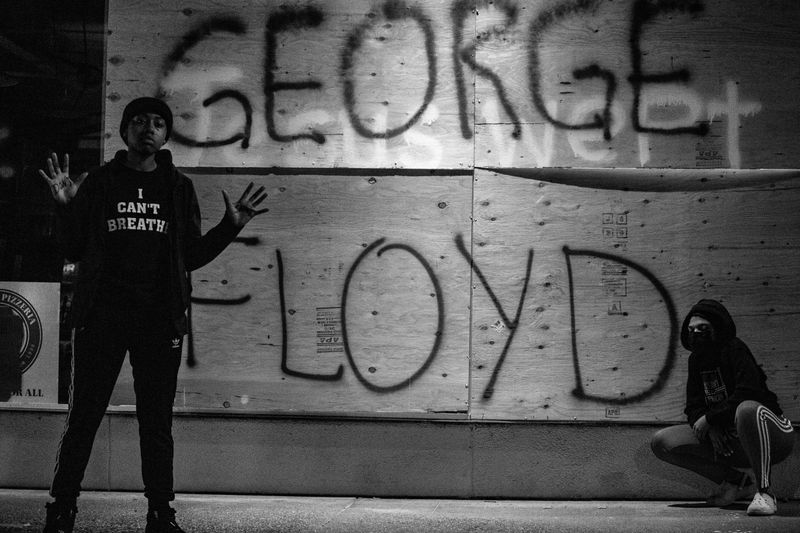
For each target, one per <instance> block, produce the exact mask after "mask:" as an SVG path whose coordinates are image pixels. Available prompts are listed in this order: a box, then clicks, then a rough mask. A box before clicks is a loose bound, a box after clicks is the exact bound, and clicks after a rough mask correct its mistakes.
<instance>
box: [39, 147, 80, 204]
mask: <svg viewBox="0 0 800 533" xmlns="http://www.w3.org/2000/svg"><path fill="white" fill-rule="evenodd" d="M47 171H48V172H47V173H45V171H44V170H42V169H39V174H41V176H42V177H43V178H44V179H45V181H47V184H48V185H49V186H50V193H51V194H52V195H53V199H54V200H55V201H56V202H57V203H59V204H61V205H67V204H68V203H70V201H72V199H73V198H75V195H76V194H78V188H79V187H80V186H81V183H83V180H85V179H86V176H87V174H88V172H84V173H83V174H81V175H80V176H78V178H77V179H75V180H73V179H71V178H70V177H69V154H64V169H63V170H62V169H61V166H60V165H59V163H58V156H57V155H56V154H55V152H53V154H52V155H51V156H50V157H48V158H47ZM48 174H49V175H48Z"/></svg>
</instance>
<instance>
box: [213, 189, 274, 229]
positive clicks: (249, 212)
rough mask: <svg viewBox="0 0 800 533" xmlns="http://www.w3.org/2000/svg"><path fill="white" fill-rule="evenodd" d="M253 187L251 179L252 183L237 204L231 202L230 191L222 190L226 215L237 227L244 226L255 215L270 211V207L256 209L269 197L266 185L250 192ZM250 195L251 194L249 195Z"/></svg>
mask: <svg viewBox="0 0 800 533" xmlns="http://www.w3.org/2000/svg"><path fill="white" fill-rule="evenodd" d="M252 189H253V182H252V181H251V182H250V185H248V186H247V188H246V189H245V190H244V192H243V193H242V196H241V197H240V198H239V201H237V202H236V203H235V204H233V203H231V199H230V198H229V197H228V193H226V192H225V190H224V189H223V191H222V198H223V199H224V200H225V215H226V216H227V217H228V220H230V221H231V223H232V224H233V225H234V226H236V227H237V228H241V227H244V225H245V224H247V223H248V222H250V220H252V218H253V217H254V216H256V215H260V214H261V213H266V212H267V211H269V209H268V208H266V207H265V208H263V209H256V208H257V207H258V205H259V204H260V203H261V202H263V201H264V199H265V198H266V197H267V193H265V192H264V187H263V186H261V187H259V188H258V189H257V190H256V192H254V193H253V194H250V191H251V190H252ZM248 195H250V196H249V197H248Z"/></svg>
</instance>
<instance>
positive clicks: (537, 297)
mask: <svg viewBox="0 0 800 533" xmlns="http://www.w3.org/2000/svg"><path fill="white" fill-rule="evenodd" d="M545 175H546V173H543V174H542V176H545ZM798 202H800V180H790V181H783V182H780V183H777V184H774V183H773V184H769V183H767V184H764V185H761V186H753V187H748V188H732V189H710V190H705V191H704V190H694V191H675V192H665V191H660V192H649V191H622V190H601V189H591V188H585V187H574V186H569V185H564V184H558V183H548V182H546V181H541V180H531V179H522V178H518V177H510V176H505V175H501V174H496V173H492V172H488V171H479V172H477V173H476V183H475V226H474V228H475V233H474V235H475V237H474V242H473V247H472V251H471V254H472V256H473V257H474V259H475V265H476V267H477V268H479V269H480V270H481V272H482V275H483V277H484V279H485V280H486V283H475V285H476V288H475V290H474V294H473V309H474V317H473V346H472V380H471V398H472V404H471V415H472V416H473V417H476V418H487V419H498V418H499V419H521V418H522V419H550V420H572V419H579V420H587V419H588V420H661V421H664V420H681V419H682V418H683V415H682V410H683V405H684V390H685V389H684V387H685V379H686V360H687V355H688V354H687V352H686V351H685V350H684V349H683V348H682V347H681V346H680V344H679V341H678V338H677V335H678V331H677V328H678V327H679V325H680V322H681V321H682V319H683V316H684V314H685V313H686V312H687V311H688V309H689V308H690V307H691V305H693V304H694V303H695V302H696V301H697V300H699V299H701V298H715V299H718V300H720V301H722V302H724V303H725V305H726V306H728V308H729V309H730V311H731V313H732V315H733V316H734V318H735V320H736V322H737V325H738V328H739V336H740V337H741V338H742V339H743V340H744V341H745V342H746V343H747V344H748V345H749V346H750V348H751V350H752V351H753V353H754V354H755V355H756V358H757V359H758V360H759V362H760V363H762V365H763V367H764V369H765V371H766V372H767V374H768V376H769V385H770V387H771V388H772V390H774V391H775V392H776V393H777V394H778V396H779V398H780V399H781V403H782V405H783V407H784V409H785V410H786V411H787V413H788V414H789V416H790V418H791V417H794V418H797V416H798V415H800V400H798V397H797V387H798V383H799V382H800V366H798V363H797V357H796V349H795V348H796V346H797V343H798V341H800V334H799V333H798V331H797V328H796V327H794V323H795V322H796V320H797V316H798V315H800V307H799V306H798V305H799V304H798V301H800V299H799V297H800V279H798V271H797V263H798V260H800V215H798V211H797V205H798ZM529 254H532V262H531V268H530V270H528V268H527V260H528V259H527V258H528V256H529ZM526 273H529V279H528V281H527V282H526ZM487 287H488V288H487ZM523 291H526V292H525V294H524V298H523ZM520 302H521V303H520ZM518 309H520V312H519V316H518V317H517V310H518ZM501 310H502V313H501Z"/></svg>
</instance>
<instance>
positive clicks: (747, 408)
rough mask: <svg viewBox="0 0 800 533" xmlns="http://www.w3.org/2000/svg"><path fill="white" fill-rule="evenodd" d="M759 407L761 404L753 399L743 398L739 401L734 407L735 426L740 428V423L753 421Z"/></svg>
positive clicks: (751, 422)
mask: <svg viewBox="0 0 800 533" xmlns="http://www.w3.org/2000/svg"><path fill="white" fill-rule="evenodd" d="M759 407H761V404H760V403H758V402H754V401H753V400H745V401H743V402H742V403H740V404H739V405H738V406H737V407H736V418H735V423H736V427H737V428H741V427H742V424H753V423H755V421H756V416H757V413H758V408H759Z"/></svg>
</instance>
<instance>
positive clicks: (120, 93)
mask: <svg viewBox="0 0 800 533" xmlns="http://www.w3.org/2000/svg"><path fill="white" fill-rule="evenodd" d="M798 23H800V6H799V5H798V4H797V2H793V1H792V0H776V1H774V2H769V3H767V4H764V3H763V2H761V1H759V0H746V1H741V2H733V3H731V2H727V1H725V0H705V1H697V2H667V3H653V2H644V1H639V0H625V1H611V0H558V1H545V0H541V1H535V2H514V1H511V0H502V1H496V0H479V1H477V2H472V1H458V0H454V1H449V2H443V1H436V2H424V3H416V4H415V3H403V2H391V1H390V2H379V1H370V0H358V1H350V0H347V1H345V0H330V1H327V2H323V3H320V4H315V5H314V7H310V6H307V5H300V4H287V3H284V2H278V1H277V0H269V1H266V2H246V1H243V0H241V1H238V2H214V1H211V0H205V1H203V0H193V1H190V2H184V1H181V2H178V1H177V0H169V1H166V2H162V1H156V0H136V1H122V0H111V1H110V2H109V19H108V31H109V35H108V47H107V68H106V72H107V82H108V87H107V89H106V97H107V102H106V113H105V121H106V127H105V129H106V148H105V154H106V157H107V158H108V157H110V156H111V155H112V154H113V152H114V151H115V150H116V149H117V148H119V147H120V146H121V141H120V139H119V136H118V135H117V133H116V132H117V128H118V124H119V120H120V117H121V114H122V108H123V106H124V104H125V103H126V102H127V101H128V100H130V99H131V98H133V97H135V96H140V95H142V94H150V95H156V94H161V95H163V96H164V98H165V100H166V101H167V102H169V103H170V105H171V106H172V107H173V108H174V109H175V114H176V117H177V118H176V133H177V135H175V136H174V137H173V141H172V148H173V149H174V151H175V153H176V159H177V161H178V162H179V164H181V165H183V166H216V167H272V166H277V167H293V168H308V167H322V168H324V167H330V166H344V167H358V168H471V167H472V166H473V165H475V166H478V167H501V168H504V167H630V168H635V167H684V168H796V167H798V166H800V164H799V160H798V155H797V150H796V149H795V145H794V139H795V135H794V128H795V124H796V123H798V121H799V120H800V107H798V105H797V102H796V99H794V98H792V97H791V95H792V94H793V92H794V91H795V89H796V87H797V85H798V83H800V72H798V69H796V68H792V67H791V66H792V65H797V64H798V62H799V61H800V34H799V33H798V32H797V31H796V28H797V25H798Z"/></svg>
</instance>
